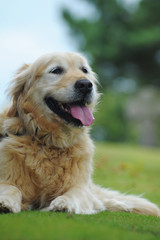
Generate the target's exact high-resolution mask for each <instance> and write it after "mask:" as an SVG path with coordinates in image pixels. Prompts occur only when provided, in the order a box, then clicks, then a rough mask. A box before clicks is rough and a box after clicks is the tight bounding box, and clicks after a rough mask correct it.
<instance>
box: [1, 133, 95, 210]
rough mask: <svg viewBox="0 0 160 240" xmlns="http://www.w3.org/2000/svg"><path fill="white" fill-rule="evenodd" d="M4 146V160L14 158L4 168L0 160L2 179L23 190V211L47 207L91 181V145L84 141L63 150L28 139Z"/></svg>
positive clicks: (14, 139)
mask: <svg viewBox="0 0 160 240" xmlns="http://www.w3.org/2000/svg"><path fill="white" fill-rule="evenodd" d="M88 139H89V138H88ZM1 145H2V148H1V149H2V150H1V152H2V155H3V158H2V159H6V158H7V155H10V156H11V157H10V159H8V161H7V163H6V161H5V162H4V164H3V160H1V161H2V162H1V166H3V167H2V168H1V172H0V176H1V178H2V179H3V181H4V179H5V182H7V183H12V184H13V183H15V184H16V185H17V186H18V188H19V189H20V190H21V192H22V208H23V209H26V208H35V207H44V206H47V205H48V204H49V202H50V201H51V200H53V199H54V198H56V197H57V196H60V195H62V194H63V193H65V192H66V191H67V190H68V189H69V188H71V187H72V186H73V185H74V184H75V183H77V185H78V182H81V184H82V183H84V184H85V183H86V182H88V181H89V180H90V177H91V172H92V167H91V152H92V151H93V146H92V142H91V141H90V148H88V146H87V145H86V144H85V141H79V142H78V143H77V144H75V145H74V146H72V147H70V148H63V149H60V148H55V147H51V146H45V145H41V144H40V143H38V142H37V141H36V140H34V139H33V138H32V137H29V136H23V137H15V136H11V137H9V138H7V139H5V140H4V141H3V142H2V144H1ZM86 146H87V147H86ZM15 148H16V152H15V151H14V149H15Z"/></svg>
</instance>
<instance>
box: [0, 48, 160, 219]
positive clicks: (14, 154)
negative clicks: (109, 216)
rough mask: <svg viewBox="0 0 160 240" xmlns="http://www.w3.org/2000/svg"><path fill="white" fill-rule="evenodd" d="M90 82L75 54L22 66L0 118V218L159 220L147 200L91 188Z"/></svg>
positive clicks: (92, 107)
mask: <svg viewBox="0 0 160 240" xmlns="http://www.w3.org/2000/svg"><path fill="white" fill-rule="evenodd" d="M96 85H97V80H96V75H95V73H94V72H93V71H92V70H91V68H90V66H89V64H88V62H87V60H86V59H85V58H84V57H83V56H81V55H80V54H78V53H72V52H69V53H53V54H46V55H44V56H42V57H40V58H38V59H37V60H36V61H35V62H34V63H32V64H29V65H28V64H24V65H23V66H22V67H21V68H20V69H19V70H18V72H17V73H16V75H15V77H14V79H13V81H12V83H11V87H10V90H9V93H10V96H11V104H10V106H9V107H8V108H7V109H6V110H5V111H4V112H3V113H2V114H1V115H0V134H1V143H0V153H1V154H0V212H5V213H7V212H13V213H17V212H20V211H21V210H32V209H40V210H41V211H65V212H70V213H76V214H94V213H97V212H100V211H104V210H107V211H125V212H133V213H140V214H146V215H155V216H160V210H159V208H158V206H156V205H155V204H153V203H151V202H150V201H148V200H147V199H144V198H141V197H138V196H134V195H125V194H121V193H119V192H118V191H113V190H110V189H104V188H102V187H100V186H98V185H95V184H94V183H93V181H92V172H93V167H92V158H93V153H94V145H93V142H92V140H91V138H90V136H89V126H90V125H91V124H92V123H93V121H94V117H93V113H94V111H95V107H96V104H97V101H98V98H99V94H98V92H97V87H96Z"/></svg>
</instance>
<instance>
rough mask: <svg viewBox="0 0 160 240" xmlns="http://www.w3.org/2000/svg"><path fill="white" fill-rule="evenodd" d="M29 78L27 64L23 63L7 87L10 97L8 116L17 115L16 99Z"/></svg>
mask: <svg viewBox="0 0 160 240" xmlns="http://www.w3.org/2000/svg"><path fill="white" fill-rule="evenodd" d="M30 78H31V74H30V70H29V65H28V64H24V65H23V66H22V67H21V68H19V69H18V71H17V74H16V75H15V77H14V79H13V81H12V83H11V87H10V89H9V94H8V95H9V96H10V97H11V98H12V105H11V107H10V109H9V110H8V114H7V116H8V117H15V116H16V115H17V100H18V98H19V96H20V95H21V94H22V93H23V92H24V89H25V88H26V85H28V84H29V79H30Z"/></svg>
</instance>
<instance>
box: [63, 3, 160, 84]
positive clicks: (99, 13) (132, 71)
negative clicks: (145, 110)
mask: <svg viewBox="0 0 160 240" xmlns="http://www.w3.org/2000/svg"><path fill="white" fill-rule="evenodd" d="M85 2H86V3H88V4H89V6H88V7H90V6H93V7H94V9H95V14H94V16H92V18H91V19H88V18H87V11H86V18H83V19H79V18H77V16H76V15H73V14H72V13H71V12H70V10H69V9H64V10H63V17H64V19H65V20H66V22H67V23H68V24H69V26H70V29H71V33H72V35H73V37H74V39H75V41H76V42H78V47H79V50H80V51H82V52H85V53H88V55H89V56H91V59H92V63H93V64H92V65H93V68H94V70H95V71H96V72H97V73H98V75H99V76H100V81H101V83H102V85H103V86H108V85H110V86H111V85H112V84H113V82H114V79H117V78H118V77H123V78H132V79H134V80H136V81H137V82H138V84H152V85H156V86H160V79H159V76H160V66H159V65H160V31H159V24H160V14H159V12H160V1H151V0H143V1H140V4H139V5H138V6H137V8H136V9H135V11H128V10H126V7H125V6H124V5H123V4H122V3H121V1H116V0H112V1H110V0H93V1H91V0H85ZM77 4H78V1H77ZM129 10H130V9H129ZM77 15H78V14H77Z"/></svg>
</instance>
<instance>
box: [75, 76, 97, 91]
mask: <svg viewBox="0 0 160 240" xmlns="http://www.w3.org/2000/svg"><path fill="white" fill-rule="evenodd" d="M75 88H76V89H77V90H79V91H80V92H81V93H84V94H86V93H90V92H91V91H92V88H93V84H92V83H91V82H90V81H89V80H88V79H80V80H78V81H77V82H76V83H75Z"/></svg>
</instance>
